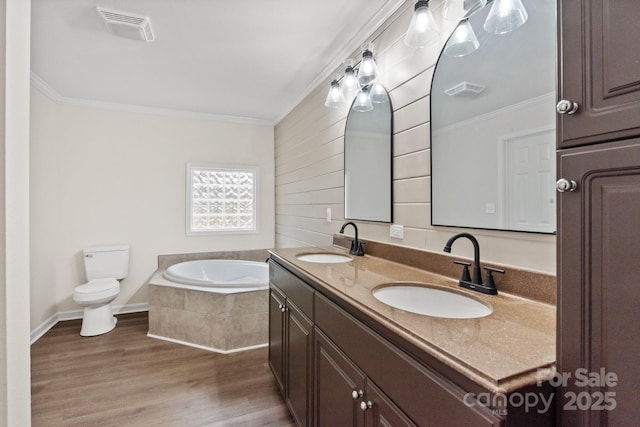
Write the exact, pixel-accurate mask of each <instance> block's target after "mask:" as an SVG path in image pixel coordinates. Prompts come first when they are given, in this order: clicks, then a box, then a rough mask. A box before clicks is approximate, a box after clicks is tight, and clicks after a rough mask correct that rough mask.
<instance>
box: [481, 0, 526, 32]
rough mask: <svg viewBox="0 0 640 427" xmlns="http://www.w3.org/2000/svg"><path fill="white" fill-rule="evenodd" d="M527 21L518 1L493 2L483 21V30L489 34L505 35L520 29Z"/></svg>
mask: <svg viewBox="0 0 640 427" xmlns="http://www.w3.org/2000/svg"><path fill="white" fill-rule="evenodd" d="M527 19H529V14H528V13H527V10H526V9H525V8H524V6H523V5H522V2H521V1H520V0H494V2H493V6H491V10H490V11H489V15H487V19H486V20H485V21H484V29H485V31H486V32H488V33H491V34H505V33H509V32H511V31H513V30H516V29H518V28H520V27H521V26H522V25H523V24H524V23H525V22H527Z"/></svg>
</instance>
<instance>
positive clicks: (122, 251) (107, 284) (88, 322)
mask: <svg viewBox="0 0 640 427" xmlns="http://www.w3.org/2000/svg"><path fill="white" fill-rule="evenodd" d="M82 254H83V259H84V270H85V273H86V275H87V280H88V282H87V283H85V284H84V285H80V286H77V287H76V288H75V290H74V292H73V300H74V301H75V302H76V303H78V304H80V305H81V306H83V307H84V313H83V315H82V328H81V329H80V335H82V336H83V337H92V336H95V335H102V334H106V333H107V332H109V331H111V330H112V329H113V328H115V327H116V322H117V319H116V318H115V317H114V315H113V308H112V307H111V303H112V302H113V300H114V299H116V297H117V296H118V294H119V293H120V282H119V280H122V279H124V278H125V277H127V274H128V273H129V245H109V246H91V247H87V248H84V249H83V250H82Z"/></svg>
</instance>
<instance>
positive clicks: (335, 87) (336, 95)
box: [324, 80, 344, 108]
mask: <svg viewBox="0 0 640 427" xmlns="http://www.w3.org/2000/svg"><path fill="white" fill-rule="evenodd" d="M342 104H344V96H342V91H341V90H340V84H339V83H338V81H337V80H334V81H332V82H331V87H330V88H329V93H328V94H327V99H326V100H325V101H324V105H325V106H327V107H329V108H337V107H339V106H341V105H342Z"/></svg>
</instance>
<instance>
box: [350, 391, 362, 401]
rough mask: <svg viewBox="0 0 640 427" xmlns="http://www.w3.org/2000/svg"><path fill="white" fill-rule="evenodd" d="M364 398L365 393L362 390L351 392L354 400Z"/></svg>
mask: <svg viewBox="0 0 640 427" xmlns="http://www.w3.org/2000/svg"><path fill="white" fill-rule="evenodd" d="M362 396H364V392H363V391H362V390H353V391H352V392H351V397H353V398H354V399H360V398H361V397H362Z"/></svg>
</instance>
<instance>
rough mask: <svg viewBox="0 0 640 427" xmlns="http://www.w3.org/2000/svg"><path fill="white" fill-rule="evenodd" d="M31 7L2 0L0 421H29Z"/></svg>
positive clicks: (22, 1)
mask: <svg viewBox="0 0 640 427" xmlns="http://www.w3.org/2000/svg"><path fill="white" fill-rule="evenodd" d="M30 7H31V2H30V1H25V0H6V1H2V2H0V82H1V84H0V170H1V173H0V426H29V425H31V400H30V398H31V394H30V390H31V387H30V386H31V384H30V378H31V375H30V369H31V366H30V355H29V54H30V44H29V37H30V22H31V21H30V19H31V10H30Z"/></svg>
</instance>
